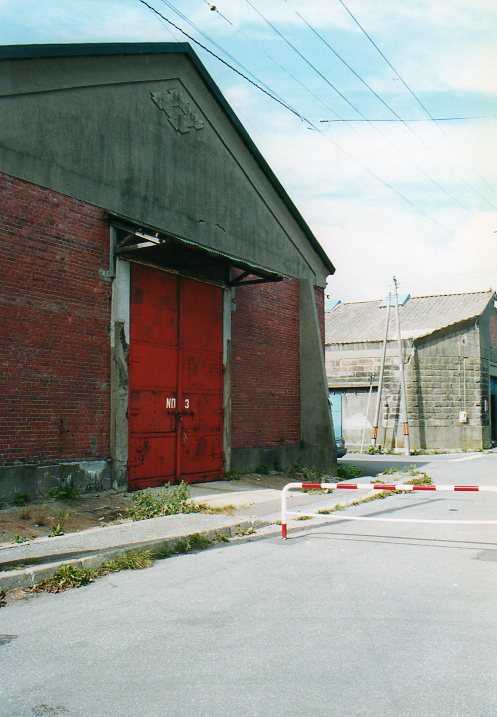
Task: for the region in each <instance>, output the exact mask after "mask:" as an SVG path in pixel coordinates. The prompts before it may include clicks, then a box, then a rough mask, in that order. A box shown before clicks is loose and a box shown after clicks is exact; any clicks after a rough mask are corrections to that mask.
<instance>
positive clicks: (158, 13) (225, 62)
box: [138, 0, 312, 124]
mask: <svg viewBox="0 0 497 717" xmlns="http://www.w3.org/2000/svg"><path fill="white" fill-rule="evenodd" d="M138 2H139V3H141V4H142V5H145V7H147V8H148V9H149V10H150V11H151V12H153V13H154V14H155V15H157V16H158V17H159V18H161V19H162V20H164V21H165V22H167V23H168V24H169V25H171V26H172V27H174V28H175V29H176V30H178V32H180V33H181V34H182V35H184V36H185V37H187V38H188V39H189V40H191V41H192V42H193V43H194V44H195V45H197V46H198V47H201V48H202V50H204V51H205V52H207V53H208V54H209V55H211V56H212V57H215V58H216V60H219V62H221V63H222V64H223V65H226V67H229V69H230V70H233V72H236V74H237V75H239V76H240V77H243V79H244V80H246V81H247V82H249V83H250V84H251V85H253V86H254V87H256V88H257V89H258V90H260V91H261V92H263V93H264V94H265V95H267V96H268V97H270V98H271V99H272V100H274V101H275V102H277V103H278V104H279V105H281V106H282V107H284V108H285V109H287V110H288V111H289V112H291V113H292V114H293V115H295V116H296V117H298V118H299V120H301V121H302V122H306V123H307V124H312V122H311V120H309V119H307V117H305V116H304V115H302V114H300V112H297V110H296V109H294V108H293V107H292V106H291V105H289V104H287V103H286V102H284V101H283V100H280V99H279V98H278V97H276V96H275V95H273V94H272V93H271V92H269V91H268V90H266V89H264V87H262V86H261V85H259V84H258V83H257V82H255V81H254V80H251V79H250V77H248V76H247V75H245V74H244V73H243V72H241V71H240V70H237V69H236V67H234V66H233V65H231V64H230V63H229V62H227V61H226V60H224V59H223V58H222V57H219V55H216V53H215V52H213V51H212V50H210V49H209V48H208V47H206V45H204V44H203V43H202V42H200V41H199V40H197V39H196V38H195V37H193V35H190V34H189V33H188V32H186V30H183V29H182V28H181V27H180V26H179V25H176V23H174V22H173V21H172V20H170V19H169V18H168V17H166V16H165V15H163V14H162V13H161V12H159V11H158V10H157V9H156V8H155V7H153V6H152V5H150V4H149V3H148V2H146V0H138Z"/></svg>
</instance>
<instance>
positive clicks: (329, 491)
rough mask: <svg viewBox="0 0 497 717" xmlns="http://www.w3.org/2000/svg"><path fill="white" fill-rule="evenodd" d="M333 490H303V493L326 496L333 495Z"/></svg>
mask: <svg viewBox="0 0 497 717" xmlns="http://www.w3.org/2000/svg"><path fill="white" fill-rule="evenodd" d="M333 490H334V489H333V488H303V489H302V491H301V492H302V493H307V494H308V495H323V494H324V495H326V494H327V493H333Z"/></svg>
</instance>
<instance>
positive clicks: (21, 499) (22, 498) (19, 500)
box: [12, 493, 31, 507]
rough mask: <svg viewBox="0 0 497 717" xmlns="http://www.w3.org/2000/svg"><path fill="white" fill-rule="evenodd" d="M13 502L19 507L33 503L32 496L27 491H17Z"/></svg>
mask: <svg viewBox="0 0 497 717" xmlns="http://www.w3.org/2000/svg"><path fill="white" fill-rule="evenodd" d="M12 503H13V504H14V505H17V506H19V507H20V506H23V505H27V504H28V503H31V496H30V495H28V494H27V493H16V494H15V496H14V500H13V501H12Z"/></svg>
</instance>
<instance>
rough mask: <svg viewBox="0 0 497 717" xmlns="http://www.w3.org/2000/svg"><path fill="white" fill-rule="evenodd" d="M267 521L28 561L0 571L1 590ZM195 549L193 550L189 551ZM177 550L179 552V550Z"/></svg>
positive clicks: (228, 534) (259, 525)
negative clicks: (65, 570) (66, 568)
mask: <svg viewBox="0 0 497 717" xmlns="http://www.w3.org/2000/svg"><path fill="white" fill-rule="evenodd" d="M270 524H271V522H270V521H267V520H243V521H240V522H239V523H236V524H235V525H231V526H227V527H218V528H212V529H210V530H204V531H192V532H189V533H185V534H183V535H175V536H172V537H169V538H164V537H163V538H158V539H155V540H154V539H152V540H145V541H143V542H140V543H133V545H132V546H131V545H119V546H115V547H113V548H107V549H105V550H96V551H95V552H94V553H93V554H91V555H87V556H83V557H79V558H75V557H72V558H68V559H67V560H57V561H54V562H50V563H47V562H43V563H39V564H37V565H33V564H31V565H28V566H26V567H23V568H17V569H13V570H5V571H2V572H0V590H3V591H4V592H6V593H8V592H9V591H10V590H14V589H15V588H21V589H23V588H31V587H33V586H34V585H36V584H37V583H40V582H43V581H44V580H47V579H49V578H51V577H52V575H53V574H54V573H55V571H56V570H57V569H58V568H59V567H60V566H61V565H75V566H76V567H80V568H82V567H85V568H93V569H96V568H99V567H100V566H101V565H102V563H103V562H104V561H106V560H109V559H111V558H113V557H115V556H116V555H121V554H122V553H128V552H135V551H137V550H145V549H153V548H155V549H165V548H174V547H175V546H176V545H178V544H179V543H180V542H181V541H183V540H185V539H188V538H191V537H193V536H198V535H201V536H202V537H204V538H207V539H208V540H212V541H213V542H215V540H216V537H217V536H221V535H222V536H226V537H230V538H235V537H238V536H237V535H236V533H237V532H239V531H244V530H248V529H249V528H262V527H266V526H269V525H270ZM194 552H197V551H194V550H193V551H192V553H194ZM178 554H179V553H178Z"/></svg>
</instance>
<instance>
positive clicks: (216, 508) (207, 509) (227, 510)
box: [196, 503, 237, 515]
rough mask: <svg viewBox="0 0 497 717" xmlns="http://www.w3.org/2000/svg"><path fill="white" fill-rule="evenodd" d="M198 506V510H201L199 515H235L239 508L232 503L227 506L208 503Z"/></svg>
mask: <svg viewBox="0 0 497 717" xmlns="http://www.w3.org/2000/svg"><path fill="white" fill-rule="evenodd" d="M196 505H197V508H199V511H198V512H199V513H210V514H216V513H221V514H222V515H233V513H234V512H235V511H236V509H237V506H236V505H233V504H232V503H227V504H226V505H209V504H208V503H197V504H196Z"/></svg>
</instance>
